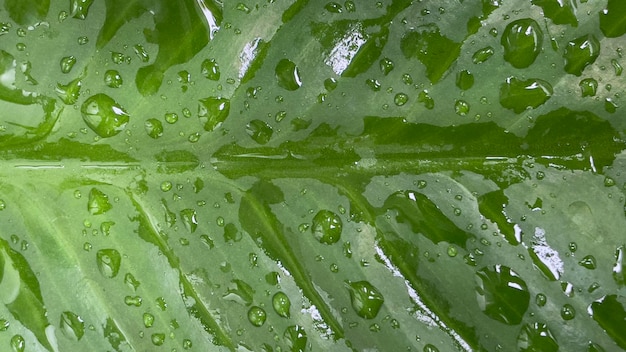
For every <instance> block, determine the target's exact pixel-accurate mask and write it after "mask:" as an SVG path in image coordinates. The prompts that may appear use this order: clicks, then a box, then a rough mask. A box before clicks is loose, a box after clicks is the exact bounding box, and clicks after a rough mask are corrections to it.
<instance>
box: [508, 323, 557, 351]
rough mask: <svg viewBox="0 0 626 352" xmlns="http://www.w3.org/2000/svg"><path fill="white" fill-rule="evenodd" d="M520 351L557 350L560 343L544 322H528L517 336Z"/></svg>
mask: <svg viewBox="0 0 626 352" xmlns="http://www.w3.org/2000/svg"><path fill="white" fill-rule="evenodd" d="M517 347H518V348H519V350H520V351H528V352H534V351H541V352H556V351H558V350H559V344H558V343H557V342H556V339H555V338H554V336H553V335H552V332H551V331H550V329H548V327H547V326H546V324H544V323H534V324H526V325H524V327H523V328H522V330H521V331H520V333H519V335H518V337H517Z"/></svg>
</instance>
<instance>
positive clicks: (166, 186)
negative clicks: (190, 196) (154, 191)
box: [161, 181, 173, 192]
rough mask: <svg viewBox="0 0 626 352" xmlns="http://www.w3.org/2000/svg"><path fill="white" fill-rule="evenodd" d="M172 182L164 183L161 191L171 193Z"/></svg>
mask: <svg viewBox="0 0 626 352" xmlns="http://www.w3.org/2000/svg"><path fill="white" fill-rule="evenodd" d="M172 186H173V185H172V182H170V181H163V182H161V191H163V192H169V191H170V190H171V189H172Z"/></svg>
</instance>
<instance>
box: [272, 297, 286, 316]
mask: <svg viewBox="0 0 626 352" xmlns="http://www.w3.org/2000/svg"><path fill="white" fill-rule="evenodd" d="M272 306H273V307H274V311H276V314H278V315H280V316H281V317H283V318H289V317H290V315H291V313H290V312H289V310H290V309H291V301H290V300H289V297H287V295H286V294H285V293H283V292H281V291H279V292H276V294H275V295H274V296H273V297H272Z"/></svg>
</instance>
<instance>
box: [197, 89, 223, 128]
mask: <svg viewBox="0 0 626 352" xmlns="http://www.w3.org/2000/svg"><path fill="white" fill-rule="evenodd" d="M229 113H230V100H229V99H226V98H222V97H208V98H205V99H201V100H200V105H199V106H198V117H200V118H201V119H206V122H205V123H204V129H205V130H206V131H213V130H214V129H216V128H217V127H219V126H220V125H221V124H222V122H224V120H226V118H227V117H228V114H229Z"/></svg>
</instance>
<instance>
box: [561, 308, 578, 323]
mask: <svg viewBox="0 0 626 352" xmlns="http://www.w3.org/2000/svg"><path fill="white" fill-rule="evenodd" d="M575 317H576V310H575V309H574V307H573V306H572V305H571V304H564V305H563V307H561V318H563V320H572V319H574V318H575Z"/></svg>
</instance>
